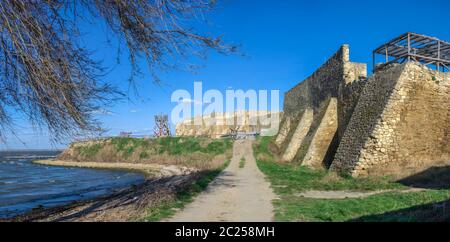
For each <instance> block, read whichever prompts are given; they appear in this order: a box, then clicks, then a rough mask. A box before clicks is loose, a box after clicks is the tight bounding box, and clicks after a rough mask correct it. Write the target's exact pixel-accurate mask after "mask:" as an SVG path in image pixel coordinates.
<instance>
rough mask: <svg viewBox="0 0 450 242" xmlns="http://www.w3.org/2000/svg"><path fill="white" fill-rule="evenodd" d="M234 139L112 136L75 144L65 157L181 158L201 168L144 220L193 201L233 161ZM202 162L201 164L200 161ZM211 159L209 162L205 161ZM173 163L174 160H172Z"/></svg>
mask: <svg viewBox="0 0 450 242" xmlns="http://www.w3.org/2000/svg"><path fill="white" fill-rule="evenodd" d="M232 147H233V142H232V140H230V139H219V140H212V139H209V138H193V137H168V138H159V139H135V138H111V139H106V140H101V141H94V142H85V143H78V144H74V145H72V147H71V152H65V154H63V155H62V158H63V159H67V160H77V161H94V162H119V161H120V162H132V163H144V164H145V163H149V162H150V163H153V162H155V163H158V162H161V159H166V161H163V162H162V163H166V162H170V161H171V160H179V163H177V164H181V165H185V166H193V167H195V168H198V169H199V170H200V173H199V174H200V176H199V177H198V179H197V180H195V181H193V183H192V184H190V185H189V186H188V188H187V189H185V190H183V191H180V192H178V193H177V194H175V196H174V198H172V199H171V200H170V201H168V202H164V203H160V204H156V205H154V206H152V207H151V208H148V214H147V215H146V216H145V218H144V219H143V220H144V221H159V220H162V219H164V218H168V217H170V216H172V215H173V214H174V213H175V212H176V211H177V210H178V209H181V208H183V207H184V206H185V205H186V204H188V203H189V202H191V201H192V200H193V199H194V197H195V196H196V195H198V194H199V193H200V192H202V191H203V190H204V189H205V188H206V187H207V186H208V184H209V183H210V182H211V181H213V180H214V178H215V177H216V176H217V175H218V174H219V173H220V172H221V171H222V170H223V169H225V168H226V167H227V166H228V164H229V159H230V158H231V153H232V152H231V150H232ZM200 163H201V164H200ZM205 163H208V164H205ZM169 164H170V163H169Z"/></svg>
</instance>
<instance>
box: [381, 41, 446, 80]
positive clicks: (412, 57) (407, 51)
mask: <svg viewBox="0 0 450 242" xmlns="http://www.w3.org/2000/svg"><path fill="white" fill-rule="evenodd" d="M377 55H383V56H384V57H385V61H384V62H383V63H382V64H380V65H376V57H377ZM409 61H416V62H420V63H422V64H424V65H427V66H430V67H432V68H433V67H435V68H436V70H438V71H442V72H448V71H450V69H449V66H450V43H448V42H445V41H442V40H439V39H437V38H434V37H428V36H425V35H421V34H416V33H411V32H408V33H405V34H402V35H401V36H399V37H397V38H395V39H393V40H391V41H389V42H387V43H385V44H383V45H382V46H380V47H379V48H377V49H376V50H374V51H373V66H374V71H375V70H376V69H379V68H382V67H384V66H386V65H389V64H391V63H404V62H409Z"/></svg>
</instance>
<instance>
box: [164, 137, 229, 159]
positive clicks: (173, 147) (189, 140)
mask: <svg viewBox="0 0 450 242" xmlns="http://www.w3.org/2000/svg"><path fill="white" fill-rule="evenodd" d="M207 141H210V140H209V139H206V138H194V137H167V138H160V139H158V143H159V145H160V147H159V153H160V154H163V153H167V154H169V155H183V154H191V153H194V152H201V153H206V154H211V155H218V154H223V153H225V151H226V150H228V149H231V147H232V145H233V144H232V141H231V140H230V139H220V140H212V141H210V142H207ZM202 142H204V143H208V144H207V145H206V146H204V145H202V144H201V143H202Z"/></svg>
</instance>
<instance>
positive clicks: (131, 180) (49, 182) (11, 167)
mask: <svg viewBox="0 0 450 242" xmlns="http://www.w3.org/2000/svg"><path fill="white" fill-rule="evenodd" d="M56 155H58V152H56V151H14V152H4V151H1V152H0V217H2V218H5V217H10V216H14V215H17V214H20V213H23V212H26V211H28V210H30V209H32V208H35V207H38V206H44V207H50V206H56V205H63V204H67V203H70V202H71V201H74V200H80V199H89V198H93V197H96V196H101V195H105V194H108V193H111V192H113V191H115V190H117V189H121V188H124V187H127V186H130V185H132V184H138V183H140V182H142V181H143V180H144V177H143V176H142V175H140V174H134V173H128V172H120V171H108V170H95V169H82V168H66V167H51V166H43V165H36V164H33V163H32V162H31V161H32V160H35V159H46V158H51V157H55V156H56Z"/></svg>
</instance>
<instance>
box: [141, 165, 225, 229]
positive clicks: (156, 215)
mask: <svg viewBox="0 0 450 242" xmlns="http://www.w3.org/2000/svg"><path fill="white" fill-rule="evenodd" d="M229 163H230V162H229V161H227V162H225V163H224V164H223V165H222V166H221V167H219V168H217V169H215V170H211V171H208V172H206V173H205V174H204V175H203V176H202V177H201V178H200V179H198V180H197V181H195V182H194V183H192V184H191V185H190V186H189V188H188V189H186V190H185V191H181V192H179V193H178V194H176V197H175V199H174V200H172V201H170V202H166V203H162V204H160V205H158V206H155V207H152V208H149V209H148V215H147V217H146V218H145V221H148V222H155V221H161V220H162V219H165V218H170V217H171V216H173V215H174V214H175V213H176V212H177V211H178V210H180V209H183V208H184V206H186V205H187V204H189V203H191V202H192V201H193V200H194V198H195V197H196V196H197V195H198V194H200V193H201V192H202V191H204V190H205V189H206V187H208V185H209V184H210V183H211V182H212V181H213V180H214V178H216V177H217V176H218V175H219V174H220V172H222V171H223V170H224V169H225V168H226V167H227V166H228V165H229Z"/></svg>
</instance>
